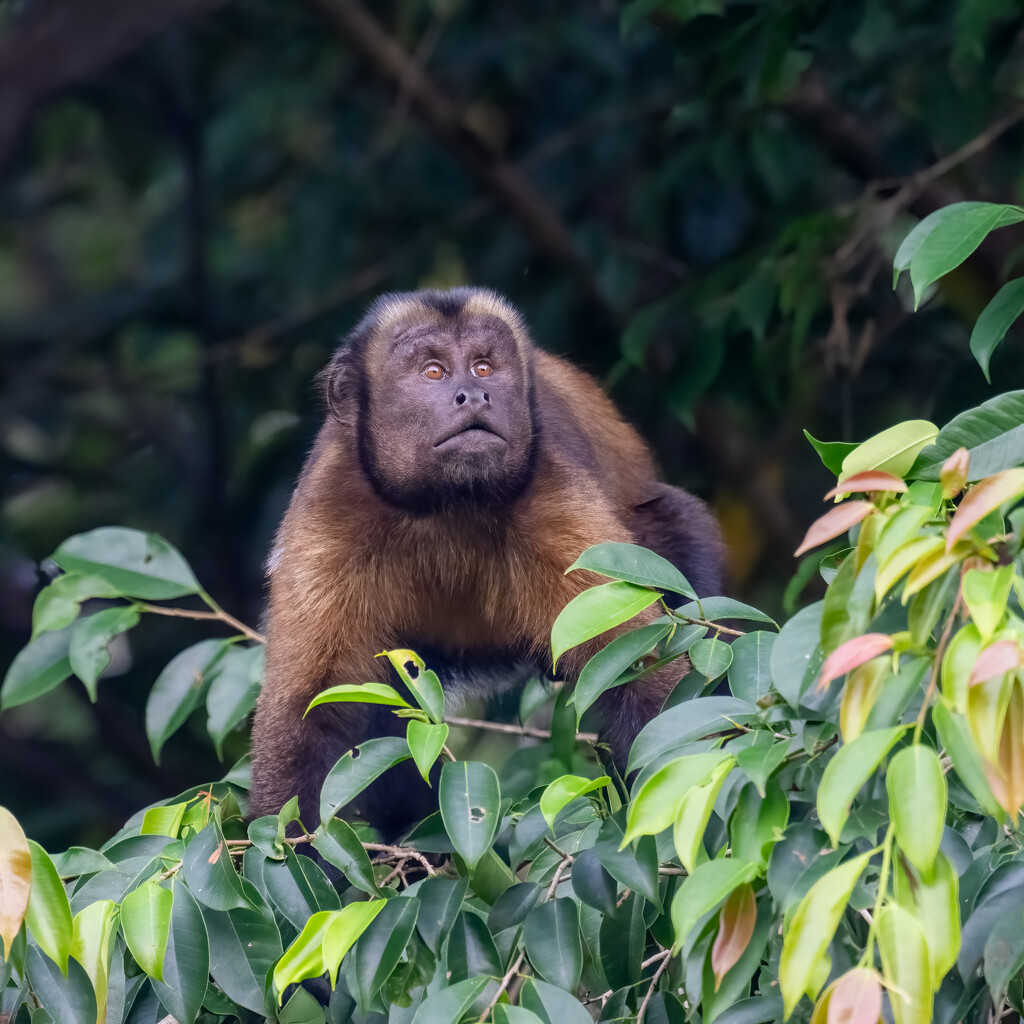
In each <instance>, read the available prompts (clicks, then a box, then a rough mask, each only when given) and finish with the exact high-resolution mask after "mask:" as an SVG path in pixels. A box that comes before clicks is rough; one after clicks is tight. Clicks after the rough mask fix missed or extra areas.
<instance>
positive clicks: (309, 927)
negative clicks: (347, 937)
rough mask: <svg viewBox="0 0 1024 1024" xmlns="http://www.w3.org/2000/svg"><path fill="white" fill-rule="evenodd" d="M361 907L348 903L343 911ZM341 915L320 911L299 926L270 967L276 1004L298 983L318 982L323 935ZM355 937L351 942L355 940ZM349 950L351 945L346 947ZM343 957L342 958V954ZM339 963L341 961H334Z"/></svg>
mask: <svg viewBox="0 0 1024 1024" xmlns="http://www.w3.org/2000/svg"><path fill="white" fill-rule="evenodd" d="M365 906H367V904H365V903H351V904H349V906H348V907H346V908H345V909H346V910H350V911H351V910H352V908H353V907H365ZM381 906H383V901H381ZM340 914H341V911H338V910H321V911H319V912H318V913H316V914H313V915H312V916H311V917H310V918H309V920H308V921H306V923H305V924H304V925H303V926H302V931H300V932H299V934H298V935H297V936H296V937H295V940H294V941H293V942H292V944H291V945H290V946H289V947H288V948H287V949H286V950H285V951H284V954H283V955H282V956H281V959H280V960H278V961H277V964H276V965H275V966H274V975H273V981H274V991H275V992H276V993H277V1000H278V1004H280V1002H281V1000H282V998H283V997H284V992H285V989H287V988H288V986H289V985H294V984H295V983H296V982H299V981H308V980H309V979H310V978H319V977H320V975H321V974H326V972H327V968H326V967H325V966H324V939H325V938H326V936H327V932H328V931H329V930H330V928H331V926H332V925H333V924H334V922H335V921H337V920H338V918H339V916H340ZM356 938H358V935H357V936H355V937H354V938H353V939H352V942H355V939H356ZM349 945H350V946H351V945H352V943H349ZM342 955H344V954H342ZM338 963H339V964H340V963H341V958H340V957H339V958H338Z"/></svg>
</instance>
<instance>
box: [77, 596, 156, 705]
mask: <svg viewBox="0 0 1024 1024" xmlns="http://www.w3.org/2000/svg"><path fill="white" fill-rule="evenodd" d="M138 621H139V611H138V609H137V608H133V607H132V606H131V605H127V606H122V607H120V608H104V609H103V611H99V612H96V613H95V614H93V615H90V616H88V617H87V618H84V619H82V620H81V621H79V622H77V623H76V624H75V626H74V628H73V629H72V630H71V643H70V645H69V647H68V661H69V663H70V665H71V671H72V672H74V673H75V675H76V676H78V678H79V679H81V680H82V682H83V683H84V684H85V689H86V691H87V692H88V694H89V698H90V700H92V701H93V703H95V702H96V683H97V681H98V680H99V678H100V675H101V674H102V672H103V670H104V669H105V668H106V667H107V666H108V665H109V664H110V651H109V650H108V649H107V648H108V647H109V646H110V641H111V640H113V639H114V637H115V636H117V635H118V634H120V633H124V632H126V631H127V630H129V629H131V628H132V627H133V626H135V625H137V624H138Z"/></svg>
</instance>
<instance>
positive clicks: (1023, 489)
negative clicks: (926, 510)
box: [812, 469, 1024, 551]
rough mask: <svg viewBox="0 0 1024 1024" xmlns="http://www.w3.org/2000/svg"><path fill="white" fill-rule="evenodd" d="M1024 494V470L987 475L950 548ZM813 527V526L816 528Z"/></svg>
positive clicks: (957, 520) (968, 500)
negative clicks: (982, 521) (1004, 503)
mask: <svg viewBox="0 0 1024 1024" xmlns="http://www.w3.org/2000/svg"><path fill="white" fill-rule="evenodd" d="M1021 495H1024V469H1004V470H1003V472H1002V473H996V475H995V476H989V477H986V478H985V479H984V480H982V481H980V482H979V483H978V484H976V485H975V486H974V487H972V488H971V489H970V490H969V491H968V492H967V493H966V494H965V495H964V497H963V500H962V501H961V502H960V506H959V508H957V510H956V515H954V516H953V518H952V520H951V521H950V524H949V531H948V532H947V534H946V550H947V551H951V550H952V549H953V545H954V544H955V543H956V542H957V541H958V540H959V539H960V538H961V537H962V536H963V535H964V534H965V533H966V532H967V531H968V530H969V529H970V528H971V527H972V526H974V524H975V523H978V522H980V521H981V520H982V519H984V518H985V516H987V515H988V514H989V512H992V511H994V510H995V509H997V508H999V506H1000V505H1002V504H1003V502H1004V501H1010V500H1011V499H1012V498H1019V497H1020V496H1021ZM812 529H813V527H812Z"/></svg>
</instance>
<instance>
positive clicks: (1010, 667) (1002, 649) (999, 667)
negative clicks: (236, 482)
mask: <svg viewBox="0 0 1024 1024" xmlns="http://www.w3.org/2000/svg"><path fill="white" fill-rule="evenodd" d="M1022 665H1024V651H1021V649H1020V648H1019V647H1018V646H1017V645H1016V644H1015V643H1014V642H1013V641H1012V640H997V641H996V642H995V643H994V644H990V645H989V646H988V647H986V648H985V650H983V651H982V652H981V654H979V655H978V660H977V661H976V662H975V663H974V668H973V669H971V678H970V680H969V681H968V685H969V686H976V685H977V684H978V683H983V682H985V680H986V679H995V677H996V676H1001V675H1003V674H1004V673H1006V672H1012V671H1014V669H1018V668H1020V667H1021V666H1022Z"/></svg>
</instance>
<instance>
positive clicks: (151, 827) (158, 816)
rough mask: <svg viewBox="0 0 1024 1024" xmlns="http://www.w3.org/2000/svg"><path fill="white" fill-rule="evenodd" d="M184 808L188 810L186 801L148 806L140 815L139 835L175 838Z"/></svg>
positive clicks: (183, 814) (182, 817)
mask: <svg viewBox="0 0 1024 1024" xmlns="http://www.w3.org/2000/svg"><path fill="white" fill-rule="evenodd" d="M186 810H188V804H186V803H180V804H167V805H165V806H162V807H150V808H149V809H148V810H147V811H146V813H145V814H144V815H143V816H142V824H141V825H140V826H139V835H142V836H169V837H170V838H171V839H177V838H178V832H179V831H180V830H181V822H182V820H183V819H184V817H185V811H186Z"/></svg>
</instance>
